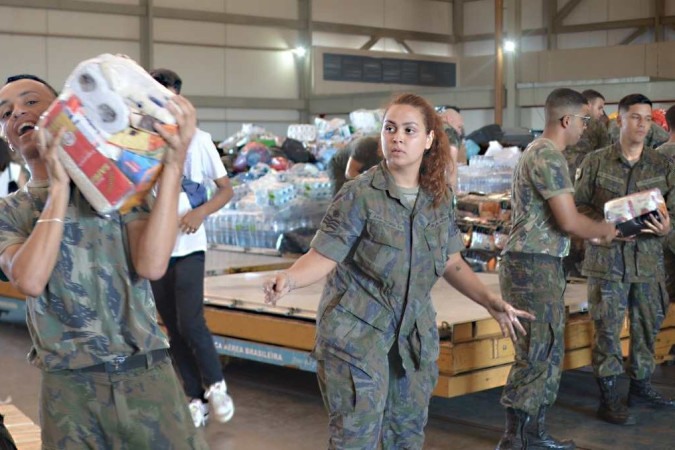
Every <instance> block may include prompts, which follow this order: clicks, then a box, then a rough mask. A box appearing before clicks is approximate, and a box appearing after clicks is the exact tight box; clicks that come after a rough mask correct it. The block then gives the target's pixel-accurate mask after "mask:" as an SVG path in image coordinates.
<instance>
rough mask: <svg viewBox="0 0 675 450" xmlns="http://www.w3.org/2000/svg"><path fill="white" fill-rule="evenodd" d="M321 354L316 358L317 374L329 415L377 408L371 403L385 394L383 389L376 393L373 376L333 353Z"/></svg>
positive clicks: (374, 402)
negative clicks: (324, 356)
mask: <svg viewBox="0 0 675 450" xmlns="http://www.w3.org/2000/svg"><path fill="white" fill-rule="evenodd" d="M325 355H326V358H325V359H323V360H320V361H318V365H317V376H318V379H319V387H320V388H321V394H322V396H323V401H324V404H325V406H326V409H327V410H328V412H329V414H331V415H333V414H351V413H355V412H368V411H374V410H375V409H377V408H376V405H375V404H376V403H377V402H378V397H379V398H385V397H386V396H385V395H384V392H380V393H379V395H378V392H377V390H378V389H377V386H376V384H375V378H372V377H371V376H369V375H368V374H367V373H366V372H364V371H363V370H361V369H359V368H358V367H356V366H354V365H352V364H350V363H348V362H346V361H343V360H342V359H340V358H338V357H336V356H334V355H330V354H325ZM383 369H384V368H382V370H383ZM376 378H378V377H376Z"/></svg>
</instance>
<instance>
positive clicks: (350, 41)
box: [312, 31, 370, 49]
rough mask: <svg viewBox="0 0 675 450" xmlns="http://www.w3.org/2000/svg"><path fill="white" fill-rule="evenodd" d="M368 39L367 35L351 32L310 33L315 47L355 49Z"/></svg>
mask: <svg viewBox="0 0 675 450" xmlns="http://www.w3.org/2000/svg"><path fill="white" fill-rule="evenodd" d="M369 39H370V37H369V36H356V35H352V34H337V33H324V32H322V31H315V32H313V33H312V44H313V45H315V46H317V47H333V48H351V49H357V48H361V47H362V46H363V44H365V43H366V42H368V40H369Z"/></svg>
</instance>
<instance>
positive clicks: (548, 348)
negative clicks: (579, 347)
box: [527, 322, 555, 362]
mask: <svg viewBox="0 0 675 450" xmlns="http://www.w3.org/2000/svg"><path fill="white" fill-rule="evenodd" d="M528 334H529V335H530V337H529V339H528V340H527V342H528V348H527V359H528V360H529V361H532V362H547V361H550V360H551V358H552V356H553V350H554V348H555V333H554V330H553V325H552V324H551V323H545V322H530V329H529V331H528Z"/></svg>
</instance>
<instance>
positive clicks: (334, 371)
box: [317, 345, 438, 450]
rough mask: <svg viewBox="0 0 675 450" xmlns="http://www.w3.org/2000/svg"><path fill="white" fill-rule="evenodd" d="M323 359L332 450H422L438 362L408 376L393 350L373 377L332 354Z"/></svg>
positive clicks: (322, 377) (319, 370) (319, 367)
mask: <svg viewBox="0 0 675 450" xmlns="http://www.w3.org/2000/svg"><path fill="white" fill-rule="evenodd" d="M383 351H384V350H383ZM322 354H323V355H324V357H323V359H321V360H319V361H317V377H318V380H319V387H320V388H321V395H322V397H323V401H324V405H325V406H326V409H327V410H328V416H329V419H328V420H329V423H328V428H329V434H330V437H329V442H328V448H329V449H330V450H337V449H340V450H343V449H345V450H346V449H350V450H371V449H372V450H376V449H378V448H382V449H385V450H389V449H397V450H413V449H421V448H422V446H423V444H424V426H425V425H426V423H427V417H428V408H429V400H430V398H431V392H432V391H433V388H434V387H435V386H436V381H437V380H438V366H437V365H436V363H435V362H434V363H433V364H424V365H422V366H421V367H420V368H419V370H417V371H414V370H409V371H407V372H406V371H404V370H403V367H402V365H401V358H400V356H399V353H398V347H397V346H396V345H394V346H393V347H392V350H391V351H390V352H389V355H388V357H386V356H385V357H383V358H382V361H383V363H382V364H380V365H379V367H373V370H371V372H372V375H369V374H367V373H366V372H364V371H363V370H361V369H359V368H358V367H355V366H354V365H351V364H349V363H348V362H345V361H343V360H342V359H340V358H338V357H337V356H335V355H332V354H331V353H329V352H323V353H322ZM380 444H381V447H379V445H380Z"/></svg>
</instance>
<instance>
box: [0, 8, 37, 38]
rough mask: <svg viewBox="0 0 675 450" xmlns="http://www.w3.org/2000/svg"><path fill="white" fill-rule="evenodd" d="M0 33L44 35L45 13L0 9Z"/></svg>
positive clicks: (20, 9) (29, 10)
mask: <svg viewBox="0 0 675 450" xmlns="http://www.w3.org/2000/svg"><path fill="white" fill-rule="evenodd" d="M0 31H2V32H4V33H11V32H12V31H17V32H21V33H45V32H46V31H47V12H46V11H43V10H40V9H28V8H8V7H4V6H2V7H0Z"/></svg>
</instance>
